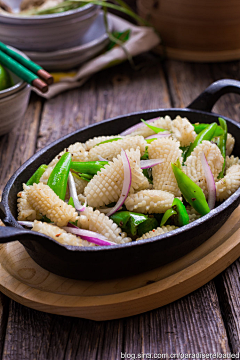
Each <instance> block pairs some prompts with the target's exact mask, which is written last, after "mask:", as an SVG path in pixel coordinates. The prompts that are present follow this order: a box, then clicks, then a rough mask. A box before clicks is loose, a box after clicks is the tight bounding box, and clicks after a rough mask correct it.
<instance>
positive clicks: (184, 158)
mask: <svg viewBox="0 0 240 360" xmlns="http://www.w3.org/2000/svg"><path fill="white" fill-rule="evenodd" d="M180 149H181V150H182V158H183V164H184V163H185V160H186V154H187V152H188V149H189V146H182V147H181V146H180Z"/></svg>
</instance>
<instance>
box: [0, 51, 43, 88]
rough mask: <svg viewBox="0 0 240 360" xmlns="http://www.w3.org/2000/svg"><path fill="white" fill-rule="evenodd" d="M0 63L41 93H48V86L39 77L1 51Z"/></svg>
mask: <svg viewBox="0 0 240 360" xmlns="http://www.w3.org/2000/svg"><path fill="white" fill-rule="evenodd" d="M0 63H1V64H2V65H3V66H5V67H6V68H8V69H9V70H11V71H12V72H13V73H14V74H16V75H17V76H18V77H20V78H21V79H22V80H24V81H26V82H27V83H28V84H30V85H32V86H34V87H36V88H37V89H38V90H40V91H41V92H43V93H45V92H47V91H48V85H47V84H46V83H45V82H44V81H43V80H41V79H39V77H38V76H37V75H36V74H34V73H33V72H31V71H30V70H28V69H27V68H25V67H24V66H23V65H22V64H20V63H18V62H17V61H16V60H14V59H13V58H11V57H10V56H8V55H7V54H5V53H4V52H3V51H1V50H0Z"/></svg>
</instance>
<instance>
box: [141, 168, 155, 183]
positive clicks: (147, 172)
mask: <svg viewBox="0 0 240 360" xmlns="http://www.w3.org/2000/svg"><path fill="white" fill-rule="evenodd" d="M142 172H143V175H144V176H145V177H146V178H147V179H148V181H149V183H150V184H153V177H152V171H151V168H149V169H142Z"/></svg>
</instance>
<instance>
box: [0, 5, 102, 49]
mask: <svg viewBox="0 0 240 360" xmlns="http://www.w3.org/2000/svg"><path fill="white" fill-rule="evenodd" d="M12 1H13V0H5V3H6V4H7V5H9V6H10V7H12V6H13V4H12ZM20 2H21V0H15V1H14V3H15V4H18V5H20ZM16 8H17V6H16V5H15V9H16ZM99 11H100V7H99V6H96V5H92V4H87V5H85V6H83V7H80V8H78V9H75V10H69V11H65V12H62V13H58V14H49V15H38V16H28V17H23V16H17V15H11V14H6V15H5V14H4V15H3V14H0V40H1V41H2V42H4V43H6V44H8V45H11V46H15V47H17V48H18V49H21V50H27V51H55V50H61V49H67V48H70V47H73V46H76V45H78V44H79V38H80V37H81V36H83V35H84V34H85V32H86V31H87V30H88V29H89V27H90V26H91V24H92V23H93V22H94V20H95V19H96V17H97V15H98V13H99Z"/></svg>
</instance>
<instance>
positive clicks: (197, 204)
mask: <svg viewBox="0 0 240 360" xmlns="http://www.w3.org/2000/svg"><path fill="white" fill-rule="evenodd" d="M171 165H172V169H173V173H174V175H175V178H176V180H177V183H178V187H179V189H180V191H181V193H182V194H183V196H184V198H185V199H186V201H187V202H188V203H189V204H190V205H192V207H193V208H194V209H195V210H196V211H197V212H198V213H199V214H200V215H206V214H208V213H209V212H210V209H209V206H208V203H207V201H206V198H205V195H204V193H203V191H202V189H201V188H200V187H199V186H198V185H197V184H195V183H194V182H193V181H192V180H191V179H190V178H189V177H188V176H187V175H186V174H185V173H184V172H183V171H182V170H181V169H180V168H179V164H178V165H176V164H173V163H172V164H171Z"/></svg>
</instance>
